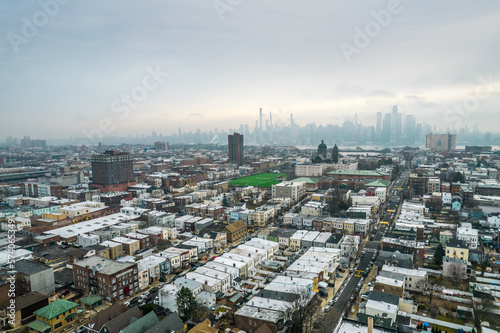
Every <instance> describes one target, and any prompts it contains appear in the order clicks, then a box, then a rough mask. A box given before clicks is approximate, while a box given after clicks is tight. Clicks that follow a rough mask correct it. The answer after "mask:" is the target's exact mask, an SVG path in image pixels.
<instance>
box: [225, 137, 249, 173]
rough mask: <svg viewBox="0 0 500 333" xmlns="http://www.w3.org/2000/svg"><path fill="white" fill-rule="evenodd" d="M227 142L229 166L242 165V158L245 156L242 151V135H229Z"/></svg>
mask: <svg viewBox="0 0 500 333" xmlns="http://www.w3.org/2000/svg"><path fill="white" fill-rule="evenodd" d="M227 141H228V142H227V146H228V150H229V152H228V155H229V162H230V163H231V164H237V165H243V157H244V156H245V154H244V151H243V135H242V134H239V133H234V134H233V135H231V134H229V135H228V136H227Z"/></svg>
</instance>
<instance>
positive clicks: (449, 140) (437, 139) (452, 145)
mask: <svg viewBox="0 0 500 333" xmlns="http://www.w3.org/2000/svg"><path fill="white" fill-rule="evenodd" d="M425 147H426V148H428V149H430V150H432V151H449V150H454V149H457V135H456V134H432V133H430V134H427V136H426V144H425Z"/></svg>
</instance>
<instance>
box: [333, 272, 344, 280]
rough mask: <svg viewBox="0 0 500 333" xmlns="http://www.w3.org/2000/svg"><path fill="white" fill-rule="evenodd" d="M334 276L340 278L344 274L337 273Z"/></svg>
mask: <svg viewBox="0 0 500 333" xmlns="http://www.w3.org/2000/svg"><path fill="white" fill-rule="evenodd" d="M335 277H336V278H337V279H341V278H343V277H344V276H343V275H342V274H339V273H337V274H335Z"/></svg>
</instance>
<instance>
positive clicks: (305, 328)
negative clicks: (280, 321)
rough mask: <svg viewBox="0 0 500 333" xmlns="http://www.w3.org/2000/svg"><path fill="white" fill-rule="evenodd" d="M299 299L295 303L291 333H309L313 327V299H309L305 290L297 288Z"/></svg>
mask: <svg viewBox="0 0 500 333" xmlns="http://www.w3.org/2000/svg"><path fill="white" fill-rule="evenodd" d="M297 294H298V295H299V298H298V299H297V300H296V301H295V304H294V312H293V324H292V327H291V332H292V333H304V332H310V331H311V329H312V326H313V321H312V319H313V315H314V309H315V307H314V297H312V298H311V297H310V296H309V294H308V292H307V290H306V289H305V288H300V289H299V288H297Z"/></svg>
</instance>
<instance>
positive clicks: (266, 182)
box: [229, 173, 286, 187]
mask: <svg viewBox="0 0 500 333" xmlns="http://www.w3.org/2000/svg"><path fill="white" fill-rule="evenodd" d="M278 177H285V178H286V175H285V174H284V173H261V174H258V175H253V176H248V177H243V178H238V179H234V180H231V181H230V182H229V185H234V186H257V187H271V186H272V185H275V184H278V183H281V181H279V180H278Z"/></svg>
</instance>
